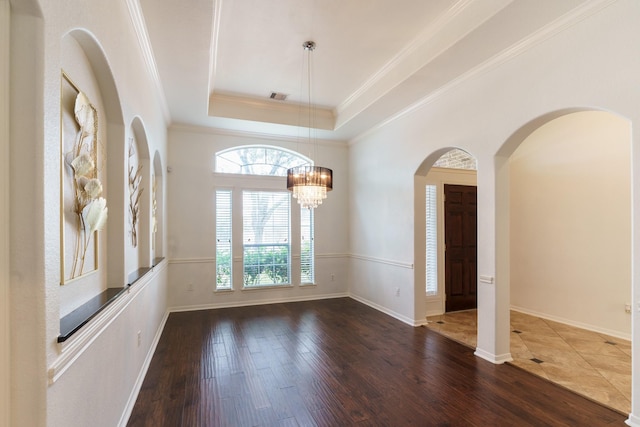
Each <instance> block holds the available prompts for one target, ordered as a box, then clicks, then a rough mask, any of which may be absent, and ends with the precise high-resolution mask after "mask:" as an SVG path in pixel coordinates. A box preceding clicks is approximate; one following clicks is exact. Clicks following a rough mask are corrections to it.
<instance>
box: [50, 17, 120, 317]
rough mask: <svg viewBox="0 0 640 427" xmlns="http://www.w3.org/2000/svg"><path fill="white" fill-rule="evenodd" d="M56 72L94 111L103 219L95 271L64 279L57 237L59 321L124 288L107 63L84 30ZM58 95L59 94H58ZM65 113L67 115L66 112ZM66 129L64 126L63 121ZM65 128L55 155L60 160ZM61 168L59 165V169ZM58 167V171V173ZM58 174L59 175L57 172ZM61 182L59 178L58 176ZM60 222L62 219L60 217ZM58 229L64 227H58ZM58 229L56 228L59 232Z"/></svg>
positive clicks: (64, 45)
mask: <svg viewBox="0 0 640 427" xmlns="http://www.w3.org/2000/svg"><path fill="white" fill-rule="evenodd" d="M61 66H62V72H63V76H62V77H61V85H62V89H63V91H64V90H66V91H67V92H68V94H69V95H71V96H74V95H75V94H79V93H80V92H82V93H83V94H85V95H86V98H87V100H88V102H89V103H90V104H91V105H92V106H93V107H95V111H96V117H97V136H98V137H97V140H96V148H95V152H96V155H95V168H96V171H97V172H96V174H95V177H96V178H98V179H99V180H100V181H101V184H102V192H101V194H100V196H101V197H103V198H104V199H105V200H106V208H107V209H108V219H107V222H106V225H105V227H104V228H103V230H102V231H98V232H97V237H96V241H97V245H96V249H95V250H96V257H97V264H95V266H96V267H95V269H93V271H89V272H88V274H80V275H78V277H77V278H73V279H72V280H68V279H69V277H70V276H69V275H66V273H65V268H66V267H65V264H64V257H65V253H66V255H67V257H69V254H70V253H71V254H72V253H73V252H70V251H69V249H68V248H67V247H66V246H65V244H66V243H65V241H64V234H63V235H62V236H61V258H62V262H61V264H62V267H61V283H64V286H61V287H60V294H59V296H60V299H59V301H60V316H61V317H63V316H64V315H66V314H68V313H69V312H71V311H72V310H74V309H75V308H77V307H78V306H79V305H81V304H82V303H84V302H86V301H87V300H88V299H90V298H92V297H94V296H96V295H98V294H100V293H102V292H104V291H106V290H107V288H109V287H122V286H124V285H125V284H126V281H125V274H124V251H123V250H122V249H123V247H124V246H123V244H124V239H123V235H124V224H123V215H122V212H123V208H124V191H123V190H124V187H123V184H124V181H123V176H124V161H123V159H124V156H123V153H124V127H123V119H122V110H121V108H120V101H119V96H118V91H117V89H116V85H115V81H114V79H113V75H112V73H111V69H110V66H109V63H108V61H107V59H106V57H105V55H104V52H103V50H102V47H101V46H100V43H99V42H98V41H97V39H96V38H95V37H94V36H93V35H92V34H91V33H89V32H87V31H86V30H84V29H75V30H72V31H70V32H69V33H67V34H66V35H64V36H63V37H62V40H61ZM63 94H64V92H63ZM63 100H64V98H63ZM69 108H70V109H71V110H70V111H69ZM73 108H74V106H73V100H72V101H71V102H70V103H69V102H67V103H66V104H65V103H63V104H62V105H61V117H62V118H63V119H64V117H65V115H70V117H71V118H73V114H74V112H73ZM67 123H69V121H67ZM64 132H65V124H64V122H63V129H62V134H63V140H62V143H61V155H62V156H63V160H64V156H65V145H64V144H65V137H64ZM64 165H65V163H64V162H62V166H64ZM62 166H61V167H62ZM63 172H64V171H63ZM63 177H64V175H63ZM61 187H62V188H61V203H62V207H61V212H62V211H64V207H65V205H64V203H66V201H65V193H64V191H63V190H64V186H63V185H61ZM61 220H62V221H64V216H62V215H61ZM62 224H64V222H63V223H62ZM61 228H62V227H61Z"/></svg>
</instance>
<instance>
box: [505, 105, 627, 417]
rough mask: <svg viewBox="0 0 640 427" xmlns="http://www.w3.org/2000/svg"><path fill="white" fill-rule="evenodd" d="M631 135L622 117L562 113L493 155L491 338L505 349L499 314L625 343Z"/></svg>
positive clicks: (528, 127) (525, 129) (536, 123)
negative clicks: (493, 313)
mask: <svg viewBox="0 0 640 427" xmlns="http://www.w3.org/2000/svg"><path fill="white" fill-rule="evenodd" d="M631 137H632V132H631V122H630V121H628V120H627V119H626V118H623V117H620V116H617V115H615V114H613V113H611V112H606V111H600V110H593V109H565V110H558V111H554V112H551V113H549V114H546V115H544V116H541V117H538V118H536V119H534V120H532V121H531V122H529V123H527V124H525V125H524V126H522V127H521V128H520V129H519V130H518V131H517V132H515V133H514V134H513V135H512V136H511V137H510V138H509V139H508V140H507V141H506V142H505V143H504V144H503V146H502V147H501V149H500V150H499V151H498V153H497V154H496V156H495V177H496V178H495V185H496V187H495V198H496V199H495V200H496V204H495V224H496V247H495V250H496V252H495V253H496V277H497V282H498V283H500V284H502V285H503V286H501V287H499V288H497V290H496V300H497V301H498V302H499V303H496V313H502V314H504V315H503V316H499V315H496V325H495V330H496V331H498V332H497V335H496V336H495V338H496V341H497V342H506V343H507V345H508V343H509V340H510V333H509V332H510V329H511V328H510V327H509V326H510V325H509V320H508V319H509V318H510V316H509V315H508V310H509V309H513V310H516V311H521V312H524V313H526V314H530V315H534V316H537V317H541V318H544V319H549V320H552V321H555V322H559V323H563V324H568V325H571V326H576V327H580V328H583V329H587V330H591V331H595V332H597V333H599V334H603V335H608V336H613V337H618V338H624V339H630V338H631V314H630V313H629V312H627V311H626V310H627V307H626V305H627V304H629V303H630V302H631V291H632V275H631V273H632V271H631V270H632V265H631V264H632V261H631V259H632V233H631V230H632V209H631V206H632V189H631V182H632V181H631V179H632V169H631V165H632V162H631ZM505 299H506V300H507V304H504V303H500V301H504V300H505ZM505 315H506V316H505ZM505 319H507V320H506V321H505ZM514 357H518V356H517V354H516V353H514ZM628 357H629V359H630V356H628ZM629 365H631V360H629ZM629 367H630V366H629ZM550 379H552V378H550ZM568 386H570V385H568ZM630 392H631V390H630V387H629V390H627V396H630ZM628 400H629V406H630V403H631V402H630V399H628ZM629 409H630V408H627V409H626V410H629Z"/></svg>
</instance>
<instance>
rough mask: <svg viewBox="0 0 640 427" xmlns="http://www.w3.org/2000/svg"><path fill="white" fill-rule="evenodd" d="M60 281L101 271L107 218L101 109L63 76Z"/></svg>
mask: <svg viewBox="0 0 640 427" xmlns="http://www.w3.org/2000/svg"><path fill="white" fill-rule="evenodd" d="M61 95H62V98H61V100H62V102H61V125H62V138H61V145H62V147H61V148H62V159H61V168H62V173H61V208H62V214H61V233H62V235H61V239H60V240H61V270H62V271H61V283H62V284H65V283H67V282H69V281H71V280H73V279H76V278H78V277H81V276H83V275H85V274H87V273H90V272H92V271H96V270H97V269H98V236H97V231H99V230H101V229H102V228H103V227H104V225H105V223H106V220H107V211H108V209H107V201H106V199H105V198H104V197H103V195H102V193H103V188H102V183H101V181H100V176H99V167H98V165H99V163H98V146H99V141H98V113H97V111H96V108H95V107H94V106H93V105H92V104H91V102H90V101H89V98H88V97H87V95H86V94H85V93H83V92H82V91H80V90H79V89H78V88H77V86H76V85H75V84H74V83H73V82H72V81H71V79H70V78H69V77H68V76H67V75H66V74H64V73H63V74H62V94H61Z"/></svg>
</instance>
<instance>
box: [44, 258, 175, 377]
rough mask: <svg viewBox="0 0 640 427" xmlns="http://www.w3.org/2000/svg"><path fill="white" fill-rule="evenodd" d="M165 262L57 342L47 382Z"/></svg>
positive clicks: (114, 316) (107, 323) (82, 350)
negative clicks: (72, 332)
mask: <svg viewBox="0 0 640 427" xmlns="http://www.w3.org/2000/svg"><path fill="white" fill-rule="evenodd" d="M166 265H167V264H165V263H160V264H159V265H157V266H155V267H153V268H152V269H151V271H150V272H149V273H147V274H146V275H145V276H143V277H142V279H140V280H139V281H137V282H136V283H135V285H133V286H131V287H129V288H128V289H127V291H126V292H125V293H124V294H123V295H120V296H119V297H118V298H116V300H115V301H114V302H112V303H111V304H109V305H108V306H107V307H106V308H105V309H104V310H102V311H101V312H100V313H98V314H97V315H96V317H95V318H93V319H91V321H90V322H89V323H87V324H86V325H84V326H83V327H82V328H81V329H80V330H79V331H78V332H76V333H75V334H73V336H71V338H69V339H68V340H67V341H65V342H63V343H60V344H58V347H59V349H60V353H59V355H58V357H57V359H56V360H54V361H53V363H52V364H51V365H50V366H49V370H48V375H49V384H53V383H55V382H56V381H57V380H58V379H59V378H60V377H61V376H62V374H64V373H65V372H66V370H67V369H69V368H70V367H71V365H73V363H74V362H75V361H76V360H77V359H78V358H79V357H80V356H81V355H82V353H84V352H85V350H87V349H88V348H89V346H90V345H91V344H92V343H93V342H94V341H95V340H96V339H97V338H98V337H99V336H100V335H101V334H102V332H104V331H105V330H106V329H107V328H108V327H109V325H111V323H113V321H114V320H116V319H117V318H118V317H119V316H120V314H121V313H122V312H123V311H124V310H125V309H126V308H127V307H128V306H129V304H130V303H131V302H132V301H133V300H134V298H135V297H136V296H137V295H138V294H139V293H140V292H141V291H142V290H143V289H144V288H146V286H147V285H148V284H149V283H150V282H151V281H152V280H153V279H154V278H155V277H156V276H157V275H158V273H159V272H160V271H162V270H164V269H165V268H166Z"/></svg>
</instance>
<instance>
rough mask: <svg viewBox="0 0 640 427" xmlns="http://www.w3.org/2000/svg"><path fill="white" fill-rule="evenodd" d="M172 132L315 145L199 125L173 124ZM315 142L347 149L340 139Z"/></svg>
mask: <svg viewBox="0 0 640 427" xmlns="http://www.w3.org/2000/svg"><path fill="white" fill-rule="evenodd" d="M171 131H176V132H191V133H200V134H205V135H217V136H237V137H246V138H254V139H264V140H268V141H277V142H280V143H282V142H292V143H296V145H299V146H303V145H309V146H312V145H314V143H309V142H305V141H301V140H300V136H291V135H276V134H272V133H261V132H253V131H244V130H235V129H224V128H210V127H204V126H198V125H190V124H186V123H172V124H171V126H170V127H169V132H171ZM314 141H317V142H318V143H320V144H321V145H322V146H323V147H340V148H347V141H343V140H339V139H322V138H314ZM299 151H302V150H299Z"/></svg>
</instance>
